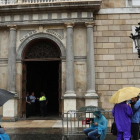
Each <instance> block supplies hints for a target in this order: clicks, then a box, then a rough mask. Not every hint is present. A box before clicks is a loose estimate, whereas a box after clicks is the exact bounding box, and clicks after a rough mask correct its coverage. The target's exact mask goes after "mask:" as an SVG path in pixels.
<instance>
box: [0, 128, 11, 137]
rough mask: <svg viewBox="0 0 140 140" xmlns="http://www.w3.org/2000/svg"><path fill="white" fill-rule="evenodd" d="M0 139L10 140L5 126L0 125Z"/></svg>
mask: <svg viewBox="0 0 140 140" xmlns="http://www.w3.org/2000/svg"><path fill="white" fill-rule="evenodd" d="M0 140H10V138H9V135H8V134H6V133H5V128H4V127H1V126H0Z"/></svg>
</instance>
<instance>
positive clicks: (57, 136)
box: [7, 128, 116, 140]
mask: <svg viewBox="0 0 140 140" xmlns="http://www.w3.org/2000/svg"><path fill="white" fill-rule="evenodd" d="M7 133H8V134H9V136H10V139H11V140H62V137H63V135H62V129H60V128H15V129H13V128H12V129H7ZM84 137H85V136H70V137H69V140H82V139H83V138H84ZM65 140H66V139H65ZM105 140H116V137H114V136H112V135H109V134H108V135H107V137H106V139H105Z"/></svg>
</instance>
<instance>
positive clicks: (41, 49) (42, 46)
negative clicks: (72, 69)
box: [25, 41, 60, 59]
mask: <svg viewBox="0 0 140 140" xmlns="http://www.w3.org/2000/svg"><path fill="white" fill-rule="evenodd" d="M37 58H60V51H59V50H58V48H57V47H56V46H55V45H54V44H52V43H50V42H47V41H41V42H38V43H34V44H32V45H31V46H30V47H29V49H28V50H27V52H26V55H25V59H37Z"/></svg>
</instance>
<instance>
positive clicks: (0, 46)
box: [0, 29, 9, 58]
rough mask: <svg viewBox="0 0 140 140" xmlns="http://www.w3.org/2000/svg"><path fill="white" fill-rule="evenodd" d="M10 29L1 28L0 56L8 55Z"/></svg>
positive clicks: (5, 56)
mask: <svg viewBox="0 0 140 140" xmlns="http://www.w3.org/2000/svg"><path fill="white" fill-rule="evenodd" d="M8 46H9V31H8V29H5V30H2V29H1V30H0V58H7V57H8Z"/></svg>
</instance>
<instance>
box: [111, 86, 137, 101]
mask: <svg viewBox="0 0 140 140" xmlns="http://www.w3.org/2000/svg"><path fill="white" fill-rule="evenodd" d="M139 93H140V89H139V88H136V87H125V88H122V89H120V90H118V91H117V92H116V93H114V94H113V96H112V97H111V98H110V100H109V102H110V103H121V102H123V101H127V100H130V99H131V98H134V97H137V96H138V95H139Z"/></svg>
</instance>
